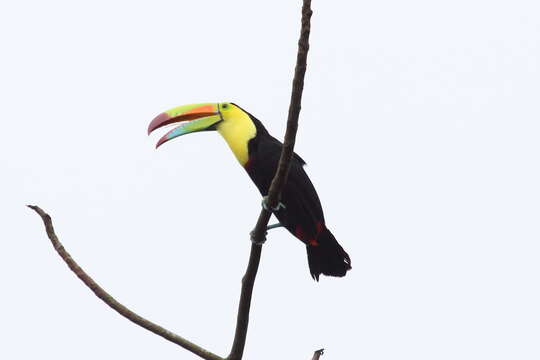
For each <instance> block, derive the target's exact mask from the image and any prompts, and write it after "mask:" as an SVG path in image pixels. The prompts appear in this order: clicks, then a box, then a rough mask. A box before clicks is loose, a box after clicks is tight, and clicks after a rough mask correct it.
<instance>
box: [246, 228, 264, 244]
mask: <svg viewBox="0 0 540 360" xmlns="http://www.w3.org/2000/svg"><path fill="white" fill-rule="evenodd" d="M266 234H268V232H267V231H265V232H264V235H263V236H261V237H260V239H257V236H256V235H257V234H256V233H255V230H252V231H251V232H250V233H249V237H250V239H251V242H252V243H254V244H255V245H262V244H264V243H265V242H266Z"/></svg>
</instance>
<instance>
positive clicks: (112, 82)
mask: <svg viewBox="0 0 540 360" xmlns="http://www.w3.org/2000/svg"><path fill="white" fill-rule="evenodd" d="M300 2H301V1H274V2H260V1H152V2H145V3H141V2H127V1H92V2H90V1H88V2H84V3H83V2H79V1H56V0H51V1H17V2H15V1H11V2H9V3H8V2H2V4H1V5H0V37H1V48H2V56H1V58H0V62H1V66H0V75H1V80H0V96H1V104H2V105H1V106H0V118H1V121H2V124H3V131H2V132H1V135H0V165H1V169H2V177H1V184H2V190H1V193H0V194H1V198H2V201H1V204H0V219H1V222H2V224H1V226H0V237H1V239H2V250H1V252H0V274H1V275H0V278H1V282H2V286H1V290H0V291H1V293H2V296H1V297H0V304H1V306H0V318H1V321H2V326H0V338H1V339H2V341H1V343H2V345H1V346H0V358H2V359H10V360H15V359H35V358H38V357H39V358H44V359H52V358H55V359H58V360H62V359H73V358H76V359H81V360H83V359H96V358H102V359H114V358H119V359H194V358H195V357H194V356H193V355H191V354H190V353H188V352H186V351H184V350H183V349H180V348H178V347H177V346H175V345H173V344H170V343H168V342H166V341H164V340H162V339H161V338H158V337H156V336H154V335H153V334H150V333H148V332H147V331H146V330H143V329H141V328H138V327H136V326H135V325H133V324H131V323H130V322H128V321H127V320H125V319H123V318H121V317H120V316H119V315H117V314H116V313H114V312H113V311H112V310H110V309H109V308H107V307H106V306H105V305H104V304H103V303H101V302H100V301H99V300H98V299H97V298H95V297H94V295H93V294H92V293H91V292H90V291H89V290H88V289H87V288H85V287H84V286H83V285H82V283H81V282H80V281H79V280H78V279H76V278H75V276H74V275H73V274H72V273H71V272H69V271H68V270H67V268H66V266H65V265H64V263H63V262H61V260H60V259H59V258H58V256H57V255H56V254H55V253H54V252H53V249H52V247H51V245H50V243H49V242H48V240H47V239H46V238H45V234H44V231H43V226H42V223H41V221H40V219H39V218H38V217H37V216H36V215H35V214H34V213H32V212H31V211H30V210H29V209H27V208H25V207H24V205H25V204H28V203H30V204H38V205H40V206H41V207H43V208H44V209H45V210H46V211H47V212H49V213H50V214H51V215H52V216H53V219H54V222H55V226H56V229H57V233H58V234H59V236H60V238H61V240H62V241H63V242H64V245H65V246H66V247H67V249H68V251H70V252H71V254H72V255H73V256H74V257H75V259H76V260H78V261H79V262H80V264H81V265H82V266H83V267H84V268H85V269H86V270H87V271H88V272H89V273H90V274H91V275H92V276H93V277H94V278H95V279H96V280H97V281H98V282H99V283H100V284H102V285H103V286H104V287H105V288H106V289H107V290H109V291H110V292H111V293H112V294H113V295H114V296H115V297H116V298H117V299H118V300H120V301H121V302H123V303H124V304H126V305H128V306H129V307H131V308H132V309H133V310H135V311H137V312H139V313H140V314H141V315H143V316H146V317H148V318H149V319H151V320H153V321H156V322H158V323H160V324H162V325H163V326H165V327H167V328H169V329H170V330H173V331H175V332H177V333H179V334H180V335H183V336H186V337H188V338H189V339H190V340H192V341H195V342H196V343H199V344H200V345H203V346H206V347H207V348H209V349H210V350H211V351H214V352H216V353H218V354H220V355H226V354H227V353H228V351H229V349H230V344H231V340H232V336H233V329H234V324H235V317H236V307H237V301H238V296H239V286H240V278H241V275H242V274H243V272H244V269H245V265H246V262H247V257H248V251H249V240H248V233H249V231H250V230H251V228H252V226H253V225H254V223H255V220H256V218H257V215H258V212H259V206H260V205H259V204H260V195H259V194H258V192H257V190H256V188H255V186H253V184H251V182H250V180H249V178H248V177H247V175H246V174H245V173H244V172H243V170H242V169H241V168H240V167H239V165H238V164H237V163H236V160H235V159H234V157H233V155H232V153H231V152H230V150H229V149H228V148H227V147H226V145H225V143H224V141H223V140H221V139H220V138H219V136H218V135H217V134H216V133H204V134H197V135H192V136H186V137H183V138H181V139H178V140H176V141H174V142H172V143H170V144H167V145H165V146H163V147H162V148H160V150H159V151H155V150H154V148H153V146H154V143H155V142H156V140H157V138H158V136H159V134H158V135H156V136H153V137H151V138H148V137H147V136H146V127H147V125H148V122H149V121H150V120H151V119H152V118H153V117H154V116H155V115H157V114H158V113H160V112H161V111H163V110H165V109H168V108H170V107H172V106H176V105H181V104H189V103H194V102H210V101H234V102H237V103H238V104H240V105H241V106H243V107H245V108H246V109H248V110H249V111H250V112H252V113H253V114H254V115H256V116H257V117H258V118H259V119H261V120H262V121H263V122H264V123H265V125H266V126H267V128H268V129H269V131H270V132H271V133H273V134H274V135H276V136H277V137H279V138H282V136H283V133H284V129H285V117H286V114H287V108H288V102H289V96H290V85H291V76H292V72H293V66H294V62H295V54H296V42H297V38H298V32H299V15H300ZM313 8H314V11H315V14H314V17H313V22H312V27H313V31H312V37H311V44H312V46H311V52H310V54H309V65H308V73H307V78H306V89H305V92H304V101H303V109H302V113H301V124H300V130H299V134H298V136H299V139H298V143H297V148H296V149H297V151H298V153H300V154H301V156H302V157H304V158H305V159H306V161H307V162H308V164H309V167H308V172H309V174H310V176H311V178H312V180H313V182H314V184H315V185H316V187H317V189H318V191H319V195H320V197H321V199H322V202H323V207H324V209H325V213H326V217H327V223H328V226H329V227H330V228H331V229H332V231H333V232H334V234H335V235H336V237H337V238H338V240H339V241H340V242H341V243H342V244H343V246H344V247H345V249H346V250H347V251H348V252H349V254H350V255H351V257H352V262H353V270H352V271H351V272H350V273H349V274H348V275H347V277H346V278H344V279H333V278H323V279H321V282H320V283H315V282H313V281H312V280H311V278H310V276H309V271H308V267H307V260H306V255H305V250H304V248H303V246H302V245H301V243H300V242H299V241H297V240H296V239H294V238H293V237H292V236H291V235H289V234H288V233H287V232H286V231H284V230H275V231H272V233H271V235H270V238H269V241H268V243H267V245H266V246H265V247H264V250H263V256H262V262H261V267H260V272H259V277H258V280H257V283H256V288H255V293H254V299H253V300H254V303H253V311H252V314H251V324H250V331H249V335H248V336H249V337H248V343H247V348H246V357H245V358H246V359H278V358H279V359H283V358H286V359H308V358H310V357H311V355H312V353H313V350H315V349H318V348H321V347H325V348H326V349H327V353H326V354H325V355H324V359H325V360H332V359H335V360H337V359H369V360H376V359H389V360H390V359H392V360H394V359H414V360H421V359H426V360H428V359H429V360H431V359H452V360H453V359H538V358H540V342H539V341H538V339H539V338H540V307H539V305H538V304H540V289H539V285H538V284H539V275H540V262H539V260H538V259H539V256H540V243H539V240H540V228H539V219H540V190H539V189H540V186H539V184H540V170H539V166H538V165H539V163H538V157H539V155H540V143H539V141H538V139H539V136H540V123H539V120H540V117H539V115H540V109H539V105H538V104H539V98H540V72H539V63H540V25H539V20H538V19H539V18H538V14H539V13H540V5H539V3H538V2H537V1H524V0H523V1H519V0H516V1H487V0H486V1H480V0H467V1H459V0H458V1H452V2H442V1H427V0H425V1H420V0H413V1H401V0H386V1H341V2H331V1H320V0H318V1H314V4H313Z"/></svg>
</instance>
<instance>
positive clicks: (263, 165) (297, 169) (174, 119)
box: [148, 103, 351, 281]
mask: <svg viewBox="0 0 540 360" xmlns="http://www.w3.org/2000/svg"><path fill="white" fill-rule="evenodd" d="M179 122H182V124H181V125H180V126H178V127H176V128H174V129H172V130H170V131H169V132H167V133H166V134H165V135H163V137H161V138H160V139H159V141H158V142H157V144H156V148H157V147H159V146H161V145H162V144H164V143H166V142H167V141H170V140H172V139H174V138H176V137H179V136H182V135H186V134H190V133H194V132H199V131H209V130H216V131H217V132H218V133H219V134H220V135H221V136H222V137H223V138H224V139H225V141H226V142H227V144H228V145H229V147H230V148H231V150H232V152H233V154H234V156H235V157H236V159H237V160H238V162H239V163H240V165H242V167H243V168H244V169H245V170H246V172H247V173H248V175H249V177H250V178H251V180H252V181H253V182H254V183H255V185H256V186H257V188H258V189H259V191H260V193H261V195H263V197H264V196H266V195H267V194H268V189H269V187H270V183H271V182H272V178H273V177H274V174H275V172H276V169H277V166H278V162H279V158H280V155H281V149H282V147H283V144H282V143H281V141H279V140H277V139H276V138H274V137H273V136H272V135H270V134H269V133H268V131H267V130H266V129H265V127H264V126H263V124H262V123H261V122H260V121H259V120H258V119H257V118H255V116H253V115H251V114H250V113H249V112H247V111H246V110H244V109H242V108H241V107H240V106H238V105H236V104H234V103H203V104H192V105H182V106H177V107H175V108H172V109H170V110H167V111H165V112H163V113H161V114H159V115H158V116H157V117H155V118H154V119H153V120H152V122H151V123H150V125H149V126H148V134H150V133H151V132H152V131H154V130H156V129H158V128H161V127H163V126H166V125H169V124H173V123H179ZM305 164H306V163H305V161H304V160H302V158H301V157H300V156H298V154H296V153H295V154H294V156H293V159H292V162H291V167H290V171H289V177H288V180H287V183H286V184H285V186H284V188H283V191H282V194H281V202H280V204H279V205H278V206H277V207H276V208H275V209H271V211H272V212H273V214H274V215H275V216H276V218H277V219H278V220H279V222H280V224H281V225H282V226H284V227H285V228H286V229H287V230H288V231H289V232H290V233H291V234H292V235H294V236H295V237H297V238H298V239H299V240H300V241H302V242H303V243H304V244H305V245H306V249H307V257H308V265H309V271H310V273H311V276H312V277H313V279H315V280H317V281H318V280H319V276H320V275H321V274H323V275H328V276H338V277H342V276H345V274H346V273H347V271H348V270H350V269H351V258H350V257H349V255H348V254H347V253H346V252H345V250H343V248H342V247H341V245H340V244H339V243H338V242H337V240H336V238H335V237H334V235H332V233H331V232H330V230H328V228H327V227H326V223H325V221H324V214H323V210H322V207H321V202H320V200H319V196H318V195H317V192H316V191H315V188H314V187H313V184H312V183H311V180H310V179H309V177H308V175H307V174H306V172H305V171H304V165H305ZM263 204H264V200H263Z"/></svg>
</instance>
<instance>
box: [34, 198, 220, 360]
mask: <svg viewBox="0 0 540 360" xmlns="http://www.w3.org/2000/svg"><path fill="white" fill-rule="evenodd" d="M28 207H29V208H30V209H32V210H34V211H35V212H36V213H38V215H39V216H41V219H42V220H43V223H44V224H45V231H46V232H47V236H48V237H49V239H50V240H51V243H52V245H53V247H54V249H55V250H56V252H57V253H58V255H60V257H61V258H62V260H64V261H65V263H66V264H67V265H68V266H69V268H70V269H71V271H73V272H74V273H75V275H77V277H78V278H79V279H81V281H82V282H83V283H84V284H85V285H86V286H87V287H89V288H90V290H92V291H93V292H94V294H96V296H97V297H98V298H100V299H101V300H103V302H105V304H107V305H109V306H110V307H111V308H112V309H113V310H115V311H116V312H118V313H119V314H120V315H122V316H123V317H125V318H127V319H128V320H130V321H132V322H134V323H135V324H137V325H139V326H142V327H143V328H145V329H147V330H149V331H151V332H153V333H154V334H156V335H159V336H161V337H163V338H165V339H167V340H169V341H171V342H173V343H175V344H177V345H180V346H181V347H183V348H184V349H186V350H189V351H191V352H192V353H194V354H197V355H199V356H200V357H202V358H203V359H206V360H223V358H222V357H219V356H217V355H216V354H213V353H211V352H210V351H207V350H205V349H203V348H202V347H200V346H198V345H196V344H194V343H192V342H191V341H189V340H186V339H184V338H183V337H181V336H178V335H176V334H175V333H173V332H171V331H169V330H167V329H165V328H162V327H161V326H159V325H157V324H155V323H153V322H151V321H149V320H146V319H145V318H143V317H142V316H140V315H138V314H136V313H134V312H133V311H131V310H129V309H128V308H127V307H125V306H124V305H122V304H121V303H119V302H118V301H117V300H116V299H114V298H113V297H112V296H111V295H110V294H109V293H108V292H106V291H105V290H104V289H103V288H102V287H101V286H99V285H98V284H97V283H96V282H95V281H94V280H93V279H92V278H91V277H90V276H89V275H88V274H87V273H86V272H85V271H84V270H83V269H82V268H81V267H80V266H79V264H77V262H75V260H73V258H72V257H71V255H70V254H69V253H68V252H67V251H66V249H65V248H64V246H63V245H62V243H61V242H60V240H59V239H58V236H56V234H55V232H54V228H53V224H52V220H51V217H50V216H49V214H47V213H45V211H43V210H41V209H40V208H39V207H38V206H33V205H28Z"/></svg>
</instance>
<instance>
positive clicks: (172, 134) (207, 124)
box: [148, 103, 222, 148]
mask: <svg viewBox="0 0 540 360" xmlns="http://www.w3.org/2000/svg"><path fill="white" fill-rule="evenodd" d="M221 120H222V119H221V114H220V112H219V106H218V104H214V103H206V104H192V105H182V106H177V107H175V108H172V109H170V110H167V111H165V112H162V113H161V114H159V115H158V116H156V117H155V118H154V120H152V122H151V123H150V125H148V134H150V133H151V132H152V131H154V130H156V129H158V128H160V127H163V126H166V125H169V124H174V123H178V122H182V121H185V123H183V124H182V125H180V126H178V127H176V128H174V129H172V130H171V131H169V132H168V133H166V134H165V135H163V136H162V137H161V139H159V141H158V142H157V144H156V148H158V147H159V146H161V145H162V144H164V143H166V142H167V141H169V140H172V139H174V138H176V137H179V136H182V135H186V134H189V133H193V132H197V131H205V130H212V129H213V127H212V126H213V125H215V124H217V123H218V122H220V121H221Z"/></svg>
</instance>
